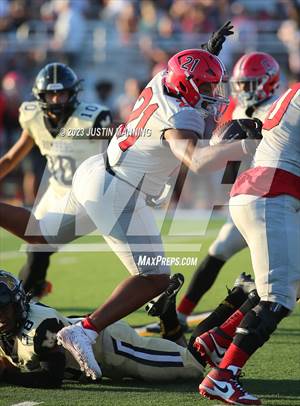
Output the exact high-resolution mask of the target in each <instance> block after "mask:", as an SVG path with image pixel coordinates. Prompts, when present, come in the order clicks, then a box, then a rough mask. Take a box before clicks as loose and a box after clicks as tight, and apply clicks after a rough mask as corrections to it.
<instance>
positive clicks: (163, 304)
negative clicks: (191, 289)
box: [145, 273, 184, 317]
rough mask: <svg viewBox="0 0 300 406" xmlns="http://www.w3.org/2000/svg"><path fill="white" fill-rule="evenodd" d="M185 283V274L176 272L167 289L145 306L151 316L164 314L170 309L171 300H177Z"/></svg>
mask: <svg viewBox="0 0 300 406" xmlns="http://www.w3.org/2000/svg"><path fill="white" fill-rule="evenodd" d="M183 283H184V276H183V275H182V274H181V273H175V274H174V275H173V276H172V277H171V279H170V284H169V286H168V287H167V289H166V290H165V291H164V292H163V293H162V294H161V295H160V296H158V297H157V298H156V299H153V300H151V301H150V302H149V303H148V304H147V305H146V307H145V310H146V312H147V313H148V315H149V316H153V317H155V316H157V317H159V316H162V315H163V314H164V313H165V312H166V311H167V309H168V307H169V305H170V303H171V302H173V303H174V302H175V301H176V295H177V293H178V292H179V291H180V289H181V287H182V285H183Z"/></svg>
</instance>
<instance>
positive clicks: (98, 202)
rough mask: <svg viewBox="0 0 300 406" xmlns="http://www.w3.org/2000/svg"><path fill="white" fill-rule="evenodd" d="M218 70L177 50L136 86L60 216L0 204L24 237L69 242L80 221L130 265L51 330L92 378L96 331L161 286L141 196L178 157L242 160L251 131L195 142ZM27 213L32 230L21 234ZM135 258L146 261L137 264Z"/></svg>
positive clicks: (206, 164) (218, 102)
mask: <svg viewBox="0 0 300 406" xmlns="http://www.w3.org/2000/svg"><path fill="white" fill-rule="evenodd" d="M224 77H226V75H225V71H224V66H223V64H222V62H221V61H220V60H219V59H218V58H217V57H216V56H214V55H212V54H210V53H209V52H207V51H204V50H199V49H191V50H185V51H181V52H179V53H178V54H176V55H174V56H173V57H172V58H171V59H170V60H169V63H168V68H167V70H166V71H163V72H160V73H158V74H157V75H156V76H155V77H154V78H153V79H152V80H151V82H150V83H149V84H148V85H147V86H146V88H145V89H144V90H143V92H142V93H141V95H140V97H139V98H138V100H137V102H136V105H135V106H134V109H133V112H132V113H131V115H130V117H129V120H128V122H127V124H126V125H123V126H121V127H120V128H119V131H118V132H117V133H116V134H115V136H114V137H113V139H112V141H111V143H110V144H109V147H108V150H107V156H105V155H97V156H94V157H91V158H89V159H87V160H86V161H85V162H84V163H83V164H81V165H80V167H79V168H78V169H77V171H76V173H75V176H74V178H73V184H72V192H71V196H70V199H69V201H68V203H67V207H66V213H67V214H64V215H63V216H61V214H59V215H58V213H56V212H48V213H47V214H46V215H45V216H44V217H43V218H42V219H36V218H35V217H34V216H31V217H30V214H31V213H30V212H28V211H26V210H25V209H23V208H16V207H13V206H10V205H6V204H3V203H1V204H0V214H1V216H0V225H1V226H3V227H4V228H6V229H7V230H8V231H10V232H12V233H13V234H15V235H17V236H19V237H21V238H23V239H25V240H26V241H28V242H29V243H41V244H43V243H48V244H51V245H53V244H57V243H58V242H60V243H66V242H69V241H71V240H73V239H74V238H75V237H76V235H75V234H74V232H76V233H77V232H78V229H80V227H81V225H82V224H83V223H84V225H85V230H86V228H87V225H86V222H88V223H89V225H90V226H91V227H97V229H98V231H99V232H100V233H101V234H102V235H103V236H104V238H105V240H106V242H107V243H108V244H109V245H110V247H111V248H112V249H113V251H114V252H115V253H116V254H117V255H118V256H119V258H120V259H121V261H122V262H123V264H124V265H125V266H126V268H127V269H128V271H129V272H130V274H131V275H130V276H129V277H128V278H127V279H126V280H125V281H123V282H121V284H120V285H119V286H117V288H116V289H115V290H114V292H113V293H112V295H111V296H110V297H109V298H108V300H107V301H106V302H105V303H104V304H103V305H102V306H100V307H99V308H98V309H97V310H95V311H94V312H93V313H92V314H91V315H90V316H89V317H87V318H85V319H84V320H83V321H82V322H81V323H78V324H75V325H72V326H69V327H66V328H64V329H62V330H61V331H60V333H59V334H58V339H59V343H60V344H62V345H63V346H64V347H65V348H66V349H68V350H69V351H70V352H71V353H72V354H73V356H74V357H75V358H76V360H77V361H78V363H79V364H80V365H81V367H82V368H83V369H84V370H85V371H86V374H87V375H90V376H92V377H93V378H96V377H97V376H100V375H101V370H100V367H99V365H98V363H97V362H96V360H95V357H94V354H93V352H92V344H93V342H94V341H95V340H96V338H97V336H98V334H99V333H100V332H101V331H102V330H103V329H104V328H105V327H107V326H108V325H110V324H112V323H113V322H115V321H117V320H120V319H122V318H123V317H125V316H126V315H128V314H129V313H131V312H133V311H135V310H137V309H138V308H140V307H141V306H142V305H143V304H145V303H146V302H147V301H149V300H151V299H152V298H154V297H156V296H157V295H159V294H160V293H162V292H163V291H164V290H165V289H166V287H167V286H168V284H169V275H170V269H169V266H168V265H167V261H161V262H158V261H156V260H157V258H160V257H162V258H164V257H165V255H164V249H163V245H162V241H161V236H160V233H159V230H158V229H157V226H156V223H155V219H154V215H153V212H152V209H151V208H150V207H149V206H147V204H146V201H147V199H148V198H149V197H153V196H157V195H159V194H160V193H161V191H162V189H163V188H164V185H165V183H166V182H167V181H168V178H169V177H170V176H171V175H172V174H173V173H175V172H176V171H178V170H179V167H180V165H181V164H182V163H183V164H184V165H186V166H187V167H188V168H189V169H191V170H192V171H194V172H195V173H200V172H202V171H205V170H218V169H220V168H222V167H224V166H226V163H227V161H228V160H230V161H232V160H243V159H244V158H245V157H248V156H249V154H252V153H253V152H254V150H255V149H254V148H255V147H256V140H255V141H254V142H253V139H243V140H233V142H230V143H227V144H225V145H224V144H222V145H216V146H213V147H210V146H203V145H199V142H198V141H199V137H201V135H202V134H203V132H204V119H205V117H207V115H209V114H213V115H218V114H220V112H221V111H222V110H223V109H224V106H226V104H227V102H228V100H227V98H226V96H225V94H224V82H223V80H224ZM255 135H256V134H254V135H253V134H251V137H252V138H253V137H255ZM251 137H250V138H251ZM29 220H30V226H31V230H32V232H31V235H28V233H27V235H25V230H26V227H27V224H28V222H29ZM76 221H77V223H76ZM75 225H76V227H75ZM141 256H142V257H145V256H146V257H148V258H149V261H148V260H147V261H146V263H145V262H143V263H141V262H140V257H141Z"/></svg>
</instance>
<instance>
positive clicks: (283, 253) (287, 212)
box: [221, 195, 300, 368]
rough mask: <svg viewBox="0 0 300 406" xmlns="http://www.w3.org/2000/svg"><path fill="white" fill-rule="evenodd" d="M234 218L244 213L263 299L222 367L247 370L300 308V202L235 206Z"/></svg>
mask: <svg viewBox="0 0 300 406" xmlns="http://www.w3.org/2000/svg"><path fill="white" fill-rule="evenodd" d="M237 203H238V201H237V200H235V204H237ZM233 212H234V213H235V214H237V212H239V216H236V215H235V216H234V219H237V225H238V226H239V227H240V229H241V231H242V232H243V233H244V235H245V238H246V240H247V241H248V244H249V248H250V251H251V259H252V264H253V269H254V273H255V281H256V286H257V291H258V294H259V296H260V303H259V304H258V305H257V306H256V307H255V308H253V309H252V310H250V311H248V313H246V315H245V317H244V318H243V319H242V321H241V323H240V325H239V327H238V329H237V334H236V335H235V337H234V340H233V343H232V345H231V346H230V347H229V349H228V351H227V353H226V355H225V357H224V359H223V361H222V363H221V367H227V366H228V365H236V366H238V367H239V368H241V367H242V366H243V365H244V363H245V362H246V361H247V359H248V358H249V357H250V356H251V355H252V354H253V353H254V352H255V351H256V350H257V349H258V348H259V347H260V346H262V345H263V344H264V343H265V342H266V341H267V340H268V339H269V337H270V335H271V334H272V333H273V331H274V330H275V329H276V328H277V325H278V323H279V322H280V321H281V320H282V318H283V317H285V316H287V315H288V313H289V311H290V310H292V309H293V308H294V305H295V303H296V298H297V286H298V283H299V280H300V272H299V263H300V253H299V246H300V202H299V200H297V199H295V198H293V197H291V196H287V195H282V196H278V197H274V198H272V199H268V198H260V199H255V200H253V199H252V201H250V202H249V203H248V204H246V205H243V206H240V208H239V207H238V206H234V207H233ZM241 218H242V219H243V220H242V221H241ZM239 222H240V223H241V224H242V225H240V223H239Z"/></svg>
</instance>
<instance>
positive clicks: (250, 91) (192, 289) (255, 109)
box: [177, 52, 280, 324]
mask: <svg viewBox="0 0 300 406" xmlns="http://www.w3.org/2000/svg"><path fill="white" fill-rule="evenodd" d="M279 74H280V68H279V65H278V63H277V62H276V60H275V59H274V58H273V57H272V56H271V55H269V54H266V53H264V52H251V53H249V54H245V55H243V56H242V57H241V58H240V59H239V60H238V61H237V62H236V64H235V66H234V68H233V73H232V76H231V80H230V82H231V86H232V96H233V99H232V103H234V105H235V107H234V110H233V111H232V117H227V118H228V119H230V118H232V119H240V118H258V119H260V120H261V121H263V120H264V118H265V116H266V114H267V112H268V110H269V108H270V106H271V105H272V103H273V102H274V101H275V100H276V98H277V97H278V95H277V94H276V89H277V88H278V86H279ZM228 109H229V110H230V106H229V108H228ZM225 115H227V112H226V113H225ZM249 167H250V160H249V161H248V162H247V161H246V160H245V161H244V163H243V165H242V167H240V168H239V172H241V171H244V170H246V169H248V168H249ZM233 175H235V174H233ZM246 246H247V245H246V242H245V240H244V238H243V237H242V235H241V234H240V232H239V231H238V229H237V228H236V227H235V225H234V223H233V221H232V219H231V217H230V215H229V216H228V218H227V221H226V223H225V224H224V225H223V227H222V228H221V229H220V231H219V234H218V236H217V238H216V239H215V241H214V242H213V243H212V244H211V246H210V247H209V249H208V255H207V256H206V257H205V258H204V260H203V261H202V262H201V264H200V265H199V267H198V269H197V270H196V271H195V273H194V275H193V278H192V280H191V282H190V285H189V287H188V289H187V292H186V294H185V295H184V296H183V298H182V299H181V302H180V303H179V305H178V308H177V311H178V317H179V319H180V321H181V323H182V324H185V322H186V318H187V316H189V315H190V314H191V313H192V311H193V310H194V308H195V307H196V306H197V304H198V302H199V300H200V299H201V297H202V296H203V295H204V294H205V293H206V292H207V291H208V290H209V289H210V288H211V286H212V285H213V283H214V281H215V279H216V277H217V275H218V273H219V271H220V270H221V268H222V267H223V266H224V264H225V263H226V262H227V261H228V260H229V259H230V258H231V257H232V256H233V255H234V254H236V253H237V252H239V251H240V250H242V249H243V248H245V247H246Z"/></svg>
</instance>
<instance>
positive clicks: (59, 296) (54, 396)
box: [0, 220, 300, 406]
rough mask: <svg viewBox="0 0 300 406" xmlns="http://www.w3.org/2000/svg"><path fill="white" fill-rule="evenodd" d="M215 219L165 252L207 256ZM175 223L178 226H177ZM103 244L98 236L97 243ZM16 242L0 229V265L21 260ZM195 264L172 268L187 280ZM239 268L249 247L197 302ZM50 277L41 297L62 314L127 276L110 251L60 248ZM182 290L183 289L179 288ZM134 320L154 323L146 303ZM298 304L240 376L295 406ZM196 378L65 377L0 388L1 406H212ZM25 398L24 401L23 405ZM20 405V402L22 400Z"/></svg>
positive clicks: (88, 304) (266, 396)
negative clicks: (45, 386)
mask: <svg viewBox="0 0 300 406" xmlns="http://www.w3.org/2000/svg"><path fill="white" fill-rule="evenodd" d="M220 224H221V221H220V220H213V221H211V223H210V228H209V232H208V233H207V236H206V237H186V238H184V237H182V236H181V237H172V238H170V237H166V238H165V240H166V242H167V243H170V242H176V243H179V244H183V243H185V244H187V245H186V247H187V251H186V252H184V251H182V252H172V246H171V244H168V248H169V250H168V255H170V256H197V257H198V258H199V263H200V260H201V259H202V258H203V257H204V256H205V255H206V252H207V248H208V246H209V243H210V242H211V241H212V240H213V238H214V236H215V235H216V233H217V229H218V227H219V226H220ZM179 227H181V226H180V225H179ZM186 227H191V228H192V227H193V229H196V227H197V225H196V224H195V222H194V221H191V222H190V223H189V224H187V222H186V221H185V222H184V223H183V224H182V228H186ZM87 241H88V242H93V243H96V242H97V243H98V242H99V241H100V240H99V237H88V238H85V239H83V240H82V242H83V243H85V242H87ZM100 242H101V241H100ZM192 244H199V246H200V244H202V247H201V250H200V251H198V252H188V250H189V249H190V247H191V246H192ZM20 246H21V242H20V241H19V240H17V239H16V238H14V237H11V236H10V235H8V234H7V233H5V232H4V231H3V230H0V268H4V269H5V270H8V271H11V272H13V273H15V274H17V273H18V271H19V269H20V266H21V265H22V264H23V262H24V258H25V255H24V253H20V252H19V248H20ZM193 269H194V267H184V268H182V267H173V271H174V272H179V271H180V272H182V273H183V274H184V275H185V278H186V283H187V282H188V281H189V279H190V277H191V275H192V272H193ZM242 271H246V272H248V271H249V272H250V271H251V267H250V262H249V255H248V252H247V251H246V250H244V252H241V253H239V254H237V255H236V256H235V257H234V258H232V260H231V261H229V263H228V264H226V266H225V267H224V269H223V270H222V273H221V274H220V276H219V278H218V280H217V283H216V284H215V285H214V287H213V289H212V290H211V292H210V293H209V294H207V295H206V296H205V298H204V299H203V300H202V302H201V304H200V305H199V307H198V308H197V310H199V311H204V310H209V309H212V308H214V307H215V305H216V304H217V303H218V302H219V301H220V300H221V299H222V298H223V297H224V295H225V294H226V288H225V286H226V285H227V286H229V287H230V286H231V285H232V282H233V281H234V279H235V277H236V276H237V275H238V274H239V273H240V272H242ZM48 275H49V278H48V279H49V280H51V282H52V283H53V287H54V291H53V293H52V294H51V295H49V297H48V298H46V299H45V303H46V304H47V305H49V306H53V307H55V308H56V309H59V310H60V311H61V312H63V313H64V314H72V313H73V314H83V313H87V312H89V311H91V310H92V309H93V308H94V307H96V306H97V305H99V304H100V303H102V302H103V300H104V299H105V298H106V297H107V296H108V295H109V293H110V292H111V291H112V289H113V288H114V287H115V286H116V284H117V283H118V282H120V281H121V280H122V279H123V278H124V277H125V276H126V271H125V270H124V268H123V266H122V265H121V263H120V262H119V260H118V259H117V257H116V256H115V255H114V254H113V253H110V252H79V253H76V252H63V253H58V254H56V255H54V256H53V257H52V261H51V268H50V271H49V274H48ZM183 290H184V288H183ZM127 321H128V322H129V323H131V324H142V323H150V322H153V319H152V318H150V317H148V316H147V315H146V314H145V312H144V311H143V309H140V310H139V311H137V312H135V313H134V314H132V315H130V316H129V317H127ZM299 345H300V309H299V306H297V309H296V310H295V312H294V313H293V315H292V316H291V317H290V318H288V319H286V320H284V321H283V322H282V323H281V325H280V328H279V329H278V331H277V332H276V333H275V334H274V335H273V337H272V338H271V340H270V341H269V342H268V343H267V344H266V345H265V347H264V348H262V349H260V350H259V351H258V352H257V353H256V354H255V355H254V356H253V357H252V358H251V360H250V361H249V363H248V364H247V367H246V368H245V373H246V376H245V378H243V382H244V386H245V387H246V388H247V389H248V390H249V391H250V392H253V393H255V394H257V395H258V396H259V397H260V398H261V399H262V401H263V404H264V405H274V406H275V405H278V406H300V384H299V382H300V355H299ZM198 384H199V382H197V381H196V382H188V383H180V382H179V383H178V382H177V383H174V384H164V385H157V384H155V385H149V384H144V383H142V382H137V381H124V382H122V383H112V382H110V381H108V380H103V383H102V384H101V385H95V384H94V385H93V384H90V385H84V384H81V385H79V384H76V383H66V384H65V385H64V386H63V389H61V390H55V391H54V390H51V391H50V390H49V391H48V390H36V389H34V390H33V389H25V388H17V387H12V386H6V385H1V386H0V406H8V405H15V404H19V403H20V404H21V403H22V404H23V402H25V403H24V406H31V405H34V404H38V403H40V404H44V405H55V406H60V405H61V406H70V405H122V406H123V405H124V406H125V405H130V406H132V405H133V404H136V405H138V406H140V405H141V406H144V405H174V404H178V405H195V404H200V405H211V406H215V405H217V404H218V402H216V401H206V400H204V399H202V398H201V397H200V396H199V394H198V391H197V388H198ZM28 402H29V403H28ZM20 406H21V405H20Z"/></svg>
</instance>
